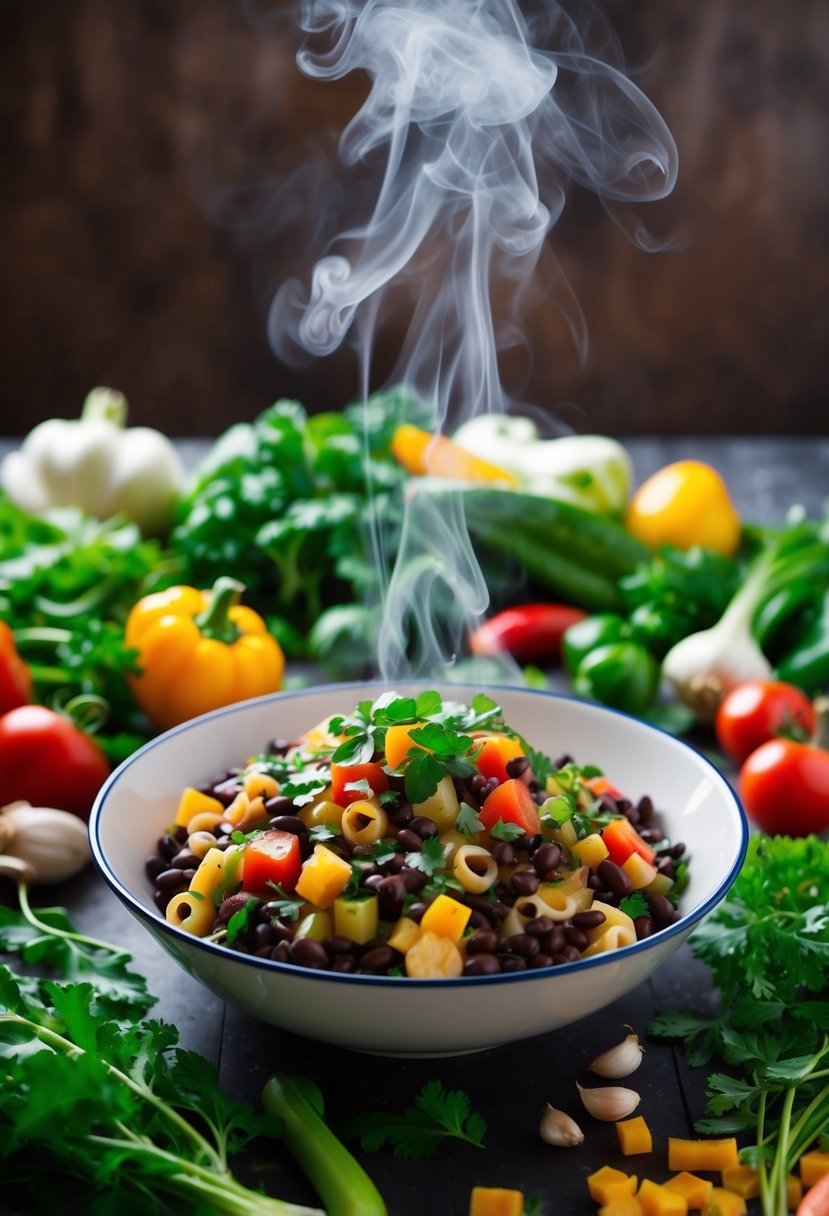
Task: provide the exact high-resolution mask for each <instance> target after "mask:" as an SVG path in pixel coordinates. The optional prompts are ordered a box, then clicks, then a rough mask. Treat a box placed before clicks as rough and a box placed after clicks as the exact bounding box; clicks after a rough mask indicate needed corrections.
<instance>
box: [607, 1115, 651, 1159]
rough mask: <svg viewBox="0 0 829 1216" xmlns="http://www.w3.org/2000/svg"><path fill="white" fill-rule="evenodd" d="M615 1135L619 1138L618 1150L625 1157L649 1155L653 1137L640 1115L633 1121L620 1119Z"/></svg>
mask: <svg viewBox="0 0 829 1216" xmlns="http://www.w3.org/2000/svg"><path fill="white" fill-rule="evenodd" d="M616 1135H617V1136H618V1138H619V1148H620V1149H621V1150H622V1153H623V1155H624V1156H625V1157H632V1156H634V1155H635V1154H636V1153H650V1152H651V1151H652V1150H653V1136H652V1135H651V1129H650V1128H649V1127H648V1125H647V1123H646V1122H645V1120H644V1119H643V1118H642V1116H641V1115H637V1116H636V1117H635V1118H633V1119H621V1120H620V1121H619V1122H618V1123H617V1124H616Z"/></svg>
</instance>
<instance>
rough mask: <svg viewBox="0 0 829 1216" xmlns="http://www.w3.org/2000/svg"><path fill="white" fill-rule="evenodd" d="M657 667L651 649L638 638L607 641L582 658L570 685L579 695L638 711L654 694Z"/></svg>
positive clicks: (657, 676)
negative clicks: (641, 643) (642, 644)
mask: <svg viewBox="0 0 829 1216" xmlns="http://www.w3.org/2000/svg"><path fill="white" fill-rule="evenodd" d="M659 671H660V668H659V664H658V663H657V661H656V659H655V658H654V657H653V655H652V654H651V652H650V651H649V650H647V649H646V648H645V647H644V646H641V645H640V644H639V643H638V642H631V641H615V642H607V643H605V644H604V645H601V646H597V647H596V648H595V649H593V650H591V651H590V652H589V654H587V655H585V657H584V658H583V659H582V661H581V663H580V664H579V666H578V668H577V669H576V673H575V675H574V677H573V689H574V691H575V692H576V693H577V695H578V696H580V697H586V698H587V699H588V700H591V701H599V702H601V704H602V705H609V706H610V707H611V708H612V709H621V710H623V711H624V712H625V713H628V714H636V715H640V714H643V713H645V711H646V710H648V709H650V707H651V705H652V704H653V702H654V700H655V698H656V694H657V691H658V689H659Z"/></svg>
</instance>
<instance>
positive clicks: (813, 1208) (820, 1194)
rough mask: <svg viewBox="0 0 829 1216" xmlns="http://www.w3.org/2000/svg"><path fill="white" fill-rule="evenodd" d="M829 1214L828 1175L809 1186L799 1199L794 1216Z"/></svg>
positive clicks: (824, 1215) (823, 1215) (821, 1215)
mask: <svg viewBox="0 0 829 1216" xmlns="http://www.w3.org/2000/svg"><path fill="white" fill-rule="evenodd" d="M827 1212H829V1174H824V1175H823V1177H822V1178H819V1179H818V1181H817V1182H816V1183H815V1184H814V1185H813V1186H810V1187H809V1189H808V1191H807V1192H806V1194H805V1195H804V1196H803V1198H802V1199H801V1201H800V1203H799V1205H798V1208H797V1213H796V1216H826V1213H827Z"/></svg>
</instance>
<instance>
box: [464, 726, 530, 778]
mask: <svg viewBox="0 0 829 1216" xmlns="http://www.w3.org/2000/svg"><path fill="white" fill-rule="evenodd" d="M475 747H476V748H480V749H481V750H480V753H479V755H478V757H477V759H476V761H475V763H476V764H477V766H478V772H479V773H480V774H481V775H482V776H484V777H497V778H498V780H499V781H507V780H508V779H509V773H508V772H507V765H508V764H509V762H510V760H517V759H518V757H519V756H523V755H524V754H525V749H524V745H523V743H521V741H520V740H519V739H515V738H513V737H512V736H510V735H487V737H486V738H485V739H476V740H475Z"/></svg>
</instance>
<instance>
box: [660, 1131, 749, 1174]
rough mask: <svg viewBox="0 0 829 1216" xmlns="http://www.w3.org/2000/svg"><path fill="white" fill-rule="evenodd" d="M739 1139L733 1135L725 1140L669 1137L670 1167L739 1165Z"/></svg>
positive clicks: (685, 1168)
mask: <svg viewBox="0 0 829 1216" xmlns="http://www.w3.org/2000/svg"><path fill="white" fill-rule="evenodd" d="M738 1164H739V1157H738V1154H737V1141H736V1140H735V1138H734V1137H733V1136H729V1137H726V1138H725V1139H724V1140H681V1139H679V1138H677V1137H675V1136H669V1137H668V1169H670V1170H692V1171H693V1170H727V1169H728V1168H729V1166H732V1165H738Z"/></svg>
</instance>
